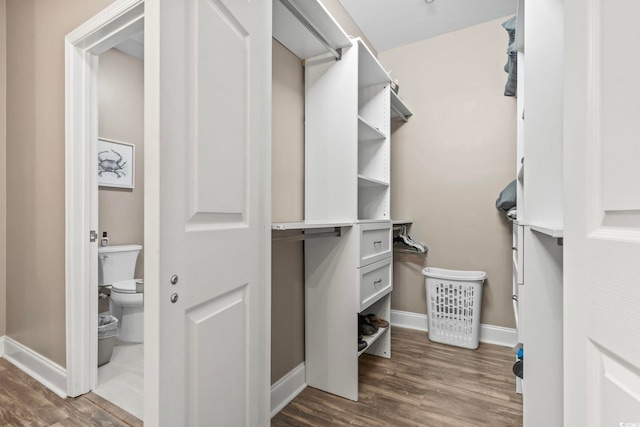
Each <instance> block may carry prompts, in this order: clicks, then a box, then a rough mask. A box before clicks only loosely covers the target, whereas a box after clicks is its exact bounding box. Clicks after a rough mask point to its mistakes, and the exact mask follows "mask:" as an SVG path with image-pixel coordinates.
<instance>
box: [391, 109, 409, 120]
mask: <svg viewBox="0 0 640 427" xmlns="http://www.w3.org/2000/svg"><path fill="white" fill-rule="evenodd" d="M391 109H392V110H393V111H395V112H396V114H397V115H398V116H399V117H400V119H401V120H402V121H403V122H405V123H406V122H408V121H409V119H408V118H407V117H406V116H405V115H404V114H402V113H401V112H400V110H398V109H397V108H396V107H394V106H393V104H392V105H391Z"/></svg>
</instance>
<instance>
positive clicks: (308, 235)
mask: <svg viewBox="0 0 640 427" xmlns="http://www.w3.org/2000/svg"><path fill="white" fill-rule="evenodd" d="M340 236H342V227H333V230H330V231H310V230H308V231H303V232H302V233H299V234H294V235H289V236H275V237H273V236H272V237H271V240H272V241H273V242H296V241H299V240H308V239H312V238H316V237H340Z"/></svg>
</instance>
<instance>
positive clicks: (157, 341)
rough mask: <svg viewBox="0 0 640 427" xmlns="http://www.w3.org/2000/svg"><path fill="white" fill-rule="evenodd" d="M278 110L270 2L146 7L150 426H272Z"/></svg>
mask: <svg viewBox="0 0 640 427" xmlns="http://www.w3.org/2000/svg"><path fill="white" fill-rule="evenodd" d="M270 111H271V2H267V1H251V2H249V1H231V0H183V1H176V0H148V1H147V2H146V5H145V183H146V185H145V254H146V256H145V283H146V284H148V283H152V284H153V285H152V287H153V286H156V288H155V289H157V290H158V292H153V293H150V294H149V293H147V295H145V306H146V305H147V304H151V305H154V306H155V305H157V306H158V307H159V310H158V311H155V312H154V313H150V312H149V311H147V310H146V308H145V423H149V424H150V425H162V426H178V425H189V426H207V425H220V426H260V425H267V424H268V422H269V390H270V374H269V373H270V356H269V354H270V305H271V301H270V248H271V240H270V238H271V233H270V229H271V227H270V221H271V219H270V212H271V207H270V194H271V192H270V150H271V144H270V138H271V118H270ZM149 183H151V184H149ZM173 276H176V277H175V279H174V280H173V282H175V284H173V283H172V277H173ZM147 289H148V286H147V287H146V288H145V290H147ZM173 295H175V297H177V300H176V301H175V302H172V296H173ZM149 313H150V314H151V315H147V314H149Z"/></svg>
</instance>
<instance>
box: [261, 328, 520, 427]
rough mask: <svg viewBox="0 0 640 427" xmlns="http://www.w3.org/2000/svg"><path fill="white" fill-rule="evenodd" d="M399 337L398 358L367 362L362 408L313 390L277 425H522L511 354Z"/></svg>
mask: <svg viewBox="0 0 640 427" xmlns="http://www.w3.org/2000/svg"><path fill="white" fill-rule="evenodd" d="M391 332H392V334H391V337H392V338H391V357H392V358H391V359H383V358H379V357H375V356H369V355H367V354H364V355H362V356H361V357H360V361H359V364H360V370H359V376H360V398H359V401H358V402H352V401H351V400H348V399H343V398H341V397H337V396H334V395H332V394H328V393H324V392H322V391H319V390H316V389H314V388H311V387H307V388H306V389H305V390H304V391H303V392H302V393H300V394H299V395H298V396H297V397H296V398H295V399H294V400H293V401H292V402H291V403H289V404H288V405H287V406H286V407H285V408H284V409H283V410H282V411H281V412H280V413H279V414H277V415H276V416H275V417H273V418H272V420H271V426H272V427H280V426H347V425H348V426H367V427H373V426H393V427H401V426H433V427H446V426H455V427H460V426H473V427H478V426H492V427H494V426H521V425H522V396H521V395H519V394H516V392H515V379H514V376H513V374H512V373H511V367H512V365H513V362H514V355H513V351H512V350H511V349H509V348H506V347H500V346H496V345H491V344H484V343H481V344H480V348H479V349H478V350H466V349H462V348H457V347H452V346H447V345H442V344H435V343H431V342H430V341H429V340H428V338H427V333H426V332H420V331H414V330H410V329H401V328H393V330H392V331H391ZM354 341H355V340H354ZM354 345H355V344H354Z"/></svg>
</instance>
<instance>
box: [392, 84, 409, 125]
mask: <svg viewBox="0 0 640 427" xmlns="http://www.w3.org/2000/svg"><path fill="white" fill-rule="evenodd" d="M412 115H413V113H412V112H411V111H410V110H409V108H407V106H406V105H405V104H404V102H402V100H401V99H400V97H398V95H396V93H395V92H394V91H391V118H392V119H400V120H402V121H403V122H407V121H409V117H411V116H412Z"/></svg>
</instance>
